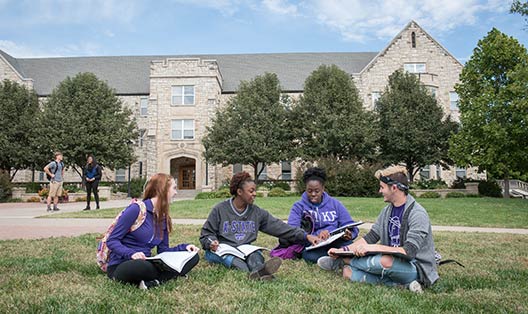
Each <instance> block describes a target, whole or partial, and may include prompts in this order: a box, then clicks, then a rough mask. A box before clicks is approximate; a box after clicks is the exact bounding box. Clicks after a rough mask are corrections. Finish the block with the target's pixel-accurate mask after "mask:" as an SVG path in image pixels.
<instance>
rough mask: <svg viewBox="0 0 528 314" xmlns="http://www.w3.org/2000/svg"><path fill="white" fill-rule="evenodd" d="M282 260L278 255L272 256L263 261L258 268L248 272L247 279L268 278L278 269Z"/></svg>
mask: <svg viewBox="0 0 528 314" xmlns="http://www.w3.org/2000/svg"><path fill="white" fill-rule="evenodd" d="M281 264H282V260H281V259H280V258H278V257H272V258H270V259H269V260H267V261H266V262H265V263H264V266H263V267H262V268H261V269H260V270H254V271H252V272H251V273H250V274H249V279H257V280H270V279H273V278H270V276H271V277H273V276H272V275H273V274H274V273H276V272H277V270H279V267H280V266H281Z"/></svg>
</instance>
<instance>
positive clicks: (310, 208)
mask: <svg viewBox="0 0 528 314" xmlns="http://www.w3.org/2000/svg"><path fill="white" fill-rule="evenodd" d="M304 212H309V213H310V215H311V216H312V217H313V219H314V232H313V234H314V235H319V233H321V231H323V230H328V231H329V232H332V231H334V230H335V229H337V228H339V227H342V226H346V225H348V224H351V223H353V222H354V220H352V217H350V214H349V213H348V210H347V209H346V208H345V206H344V205H343V204H342V203H341V202H340V201H338V200H336V199H335V198H333V197H331V196H330V195H329V194H328V193H326V192H324V193H323V199H322V202H321V204H319V205H314V204H312V203H311V202H310V200H309V199H308V194H306V192H304V193H303V194H302V196H301V200H300V201H297V202H296V203H295V204H293V207H292V209H291V211H290V216H289V217H288V224H289V225H291V226H295V227H300V226H301V219H302V218H303V216H304ZM358 233H359V229H358V228H357V227H354V229H353V230H352V239H355V238H356V237H357V235H358Z"/></svg>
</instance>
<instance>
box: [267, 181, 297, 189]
mask: <svg viewBox="0 0 528 314" xmlns="http://www.w3.org/2000/svg"><path fill="white" fill-rule="evenodd" d="M261 186H265V187H267V188H268V190H271V189H273V188H281V189H283V190H284V191H290V190H291V187H290V185H289V184H288V182H285V181H267V182H264V183H263V184H262V185H261Z"/></svg>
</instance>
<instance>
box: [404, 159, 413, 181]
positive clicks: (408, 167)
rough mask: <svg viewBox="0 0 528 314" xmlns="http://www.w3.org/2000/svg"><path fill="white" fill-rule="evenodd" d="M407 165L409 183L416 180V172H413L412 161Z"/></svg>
mask: <svg viewBox="0 0 528 314" xmlns="http://www.w3.org/2000/svg"><path fill="white" fill-rule="evenodd" d="M405 167H406V168H407V175H408V176H409V184H410V183H413V181H414V173H413V170H414V169H413V168H414V167H413V166H412V163H406V164H405Z"/></svg>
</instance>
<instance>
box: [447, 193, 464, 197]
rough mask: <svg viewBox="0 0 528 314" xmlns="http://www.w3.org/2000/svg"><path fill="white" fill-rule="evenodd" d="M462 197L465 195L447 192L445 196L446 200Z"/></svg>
mask: <svg viewBox="0 0 528 314" xmlns="http://www.w3.org/2000/svg"><path fill="white" fill-rule="evenodd" d="M462 197H466V194H464V193H462V192H448V193H447V194H446V198H462Z"/></svg>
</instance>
